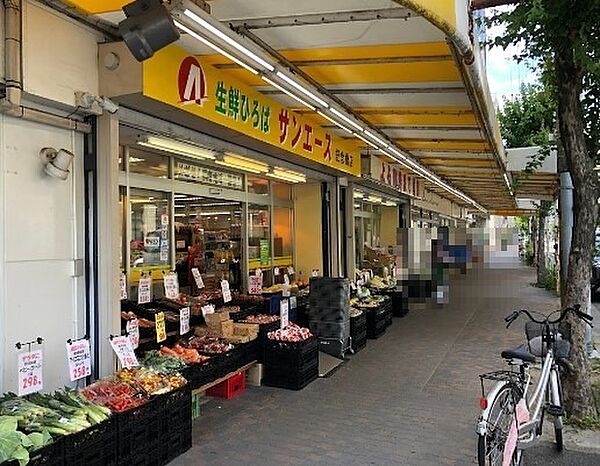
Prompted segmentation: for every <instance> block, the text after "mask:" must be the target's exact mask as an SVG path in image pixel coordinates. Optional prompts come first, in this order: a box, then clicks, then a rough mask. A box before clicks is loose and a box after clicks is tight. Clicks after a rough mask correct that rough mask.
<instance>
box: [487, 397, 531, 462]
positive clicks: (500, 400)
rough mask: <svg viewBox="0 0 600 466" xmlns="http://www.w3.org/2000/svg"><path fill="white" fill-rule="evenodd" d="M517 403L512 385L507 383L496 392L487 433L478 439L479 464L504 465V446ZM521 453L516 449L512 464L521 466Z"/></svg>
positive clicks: (491, 406)
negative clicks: (515, 402)
mask: <svg viewBox="0 0 600 466" xmlns="http://www.w3.org/2000/svg"><path fill="white" fill-rule="evenodd" d="M514 413H515V404H514V399H513V393H512V387H511V386H510V385H505V386H504V387H503V388H502V389H500V391H499V392H498V393H497V394H496V397H495V398H494V399H493V400H492V404H491V405H490V411H489V416H488V419H487V429H486V433H485V435H481V434H480V435H479V438H478V440H477V459H478V462H479V466H502V463H503V460H504V447H505V444H506V439H507V438H508V432H509V430H510V427H511V422H512V421H513V419H514ZM520 463H521V454H520V452H518V451H515V452H514V454H513V459H512V462H511V466H519V464H520Z"/></svg>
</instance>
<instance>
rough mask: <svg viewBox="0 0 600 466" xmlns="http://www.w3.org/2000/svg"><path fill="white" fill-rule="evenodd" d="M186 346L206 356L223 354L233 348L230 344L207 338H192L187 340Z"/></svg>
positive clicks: (218, 339)
mask: <svg viewBox="0 0 600 466" xmlns="http://www.w3.org/2000/svg"><path fill="white" fill-rule="evenodd" d="M187 346H188V347H190V348H194V349H196V350H198V351H199V352H201V353H206V354H223V353H227V352H228V351H231V350H232V349H233V348H234V346H233V345H232V344H231V343H227V342H225V341H223V340H221V339H220V338H214V337H209V336H204V337H192V338H190V340H188V343H187Z"/></svg>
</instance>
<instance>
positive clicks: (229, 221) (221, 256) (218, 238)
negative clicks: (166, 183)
mask: <svg viewBox="0 0 600 466" xmlns="http://www.w3.org/2000/svg"><path fill="white" fill-rule="evenodd" d="M241 231H242V204H241V203H240V202H229V201H224V200H218V199H213V198H208V197H200V196H191V195H185V194H175V254H176V256H175V264H176V265H175V269H176V271H177V275H178V278H179V285H180V287H181V288H182V291H187V292H190V293H194V292H195V291H197V290H196V288H195V283H194V279H193V275H192V269H193V268H197V269H198V271H199V272H200V273H201V275H202V278H203V281H204V284H205V285H206V287H207V288H208V289H216V288H217V287H218V286H219V283H220V281H221V280H224V279H225V280H228V281H229V284H230V286H231V287H232V288H233V289H240V288H241V286H242V275H241V274H242V270H241V263H242V262H241V261H242V233H241Z"/></svg>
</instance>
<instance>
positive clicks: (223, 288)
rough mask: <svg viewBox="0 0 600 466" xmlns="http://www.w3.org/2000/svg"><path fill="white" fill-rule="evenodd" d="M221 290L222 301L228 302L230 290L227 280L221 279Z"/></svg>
mask: <svg viewBox="0 0 600 466" xmlns="http://www.w3.org/2000/svg"><path fill="white" fill-rule="evenodd" d="M221 291H222V292H223V302H224V303H228V302H229V301H231V290H230V289H229V282H228V281H227V280H221Z"/></svg>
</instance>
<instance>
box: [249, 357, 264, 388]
mask: <svg viewBox="0 0 600 466" xmlns="http://www.w3.org/2000/svg"><path fill="white" fill-rule="evenodd" d="M263 367H264V366H263V365H262V364H260V363H257V364H254V365H253V366H252V367H250V368H249V369H248V370H247V371H246V383H247V384H248V385H253V386H255V387H260V386H261V385H262V379H263Z"/></svg>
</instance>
